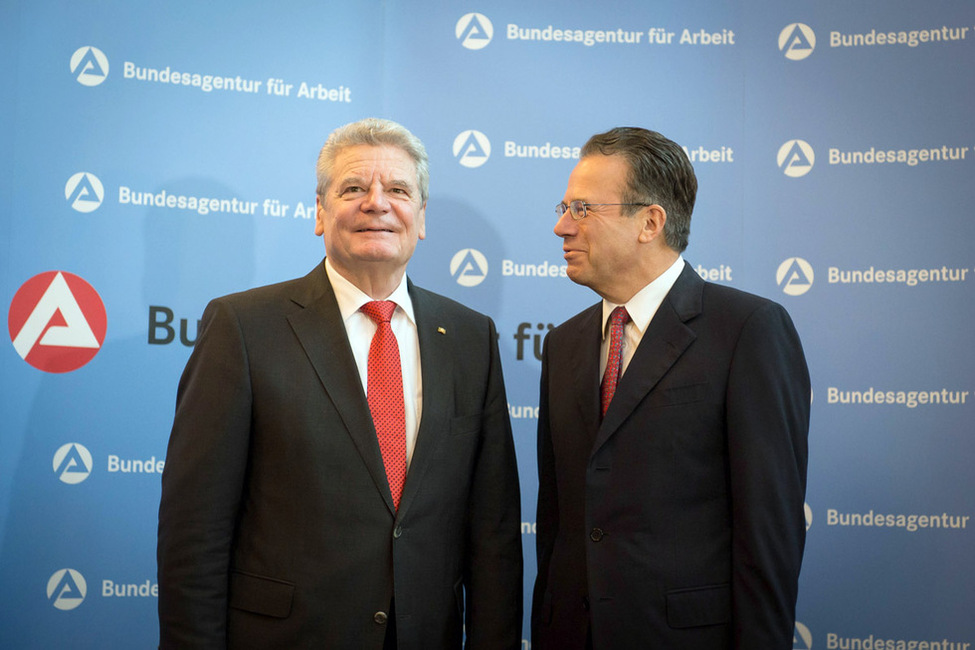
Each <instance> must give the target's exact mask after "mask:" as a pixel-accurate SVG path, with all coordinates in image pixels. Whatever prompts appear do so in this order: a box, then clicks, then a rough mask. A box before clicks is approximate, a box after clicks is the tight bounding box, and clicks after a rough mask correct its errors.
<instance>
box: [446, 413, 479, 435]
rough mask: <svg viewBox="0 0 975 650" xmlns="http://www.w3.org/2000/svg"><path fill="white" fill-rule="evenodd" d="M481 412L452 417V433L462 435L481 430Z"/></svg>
mask: <svg viewBox="0 0 975 650" xmlns="http://www.w3.org/2000/svg"><path fill="white" fill-rule="evenodd" d="M481 419H482V414H481V413H474V414H473V415H461V416H459V417H455V418H450V435H452V436H462V435H465V434H471V433H478V432H479V431H480V430H481Z"/></svg>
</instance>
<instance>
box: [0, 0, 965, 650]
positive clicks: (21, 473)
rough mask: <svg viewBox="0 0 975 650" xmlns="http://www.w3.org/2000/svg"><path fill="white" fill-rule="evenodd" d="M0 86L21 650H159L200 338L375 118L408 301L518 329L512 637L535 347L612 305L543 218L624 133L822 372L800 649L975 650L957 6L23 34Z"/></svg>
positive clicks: (304, 0) (655, 5) (803, 7)
mask: <svg viewBox="0 0 975 650" xmlns="http://www.w3.org/2000/svg"><path fill="white" fill-rule="evenodd" d="M546 5H547V6H546ZM0 51H2V53H3V55H4V56H3V60H4V61H6V62H7V74H6V77H5V78H6V79H7V82H6V90H5V91H4V93H3V95H2V98H0V115H2V127H0V138H2V140H0V143H2V150H3V156H2V163H0V164H2V165H3V173H2V174H0V232H2V236H0V271H2V276H0V302H2V304H3V306H4V308H5V309H6V313H7V324H8V333H9V340H8V342H9V345H6V346H4V347H5V349H4V350H3V351H2V353H0V364H2V379H0V381H2V384H0V389H2V392H0V400H2V401H0V404H2V414H3V415H2V420H0V647H4V648H54V647H65V648H150V647H155V643H156V639H157V633H158V625H157V621H156V602H157V595H158V587H157V584H156V565H155V539H156V515H157V508H158V502H159V487H160V473H161V472H162V470H163V467H164V466H165V463H166V457H165V454H166V444H167V441H168V436H169V427H170V425H171V421H172V414H173V407H174V401H175V391H176V384H177V381H178V378H179V375H180V372H181V371H182V368H183V366H184V364H185V363H186V360H187V358H188V356H189V354H190V351H191V349H192V347H193V345H194V342H195V340H196V336H197V326H198V322H199V318H200V316H201V314H202V311H203V308H204V306H205V304H206V303H207V301H208V300H209V299H210V298H213V297H215V296H218V295H222V294H225V293H229V292H232V291H238V290H243V289H246V288H249V287H253V286H257V285H261V284H268V283H271V282H277V281H280V280H285V279H289V278H293V277H297V276H300V275H304V274H305V273H306V272H307V271H309V270H310V269H311V268H312V267H313V266H314V265H316V264H317V263H319V262H320V260H321V258H322V256H323V253H324V249H323V246H322V242H321V240H320V239H318V238H316V237H315V236H314V234H313V227H314V205H315V194H314V189H315V175H314V163H315V159H316V156H317V154H318V150H319V148H320V147H321V145H322V143H323V142H324V140H325V138H326V137H327V135H328V134H329V132H330V131H332V130H333V129H334V128H335V127H337V126H340V125H342V124H345V123H348V122H350V121H354V120H356V119H359V118H362V117H367V116H380V117H388V118H391V119H394V120H396V121H399V122H401V123H403V124H404V125H406V126H407V127H408V128H410V129H411V130H412V131H413V132H414V133H416V134H417V135H418V136H419V137H420V138H421V139H422V140H423V141H424V143H425V144H426V146H427V149H428V152H429V154H430V159H431V164H430V167H431V177H432V182H431V197H430V200H429V204H428V209H427V235H428V236H427V239H426V240H424V241H423V242H421V243H420V245H419V246H418V248H417V252H416V255H415V257H414V259H413V261H412V262H411V263H410V267H409V274H410V276H411V277H412V278H413V280H414V281H415V282H416V283H417V284H419V285H421V286H425V287H427V288H429V289H432V290H434V291H438V292H440V293H443V294H446V295H448V296H451V297H453V298H455V299H457V300H459V301H461V302H463V303H465V304H468V305H470V306H472V307H474V308H475V309H478V310H480V311H483V312H485V313H487V314H489V315H490V316H492V317H493V318H494V319H495V321H496V322H497V325H498V329H499V333H500V345H501V352H502V356H503V364H504V372H505V379H506V383H507V391H508V399H509V402H510V404H509V411H510V415H511V420H512V425H513V429H514V435H515V439H516V445H517V453H518V461H519V465H520V468H521V485H522V491H523V499H522V509H523V515H522V519H523V523H522V532H523V539H524V551H525V596H526V602H529V595H530V591H531V585H532V582H533V580H534V578H535V570H536V567H535V560H534V543H535V537H534V526H535V524H534V513H535V491H536V489H537V478H536V473H535V426H536V421H537V420H536V418H537V409H538V378H539V370H540V362H539V358H540V356H541V348H542V340H543V338H544V336H545V334H546V333H547V331H548V330H549V329H550V328H552V327H554V326H555V325H556V324H558V323H560V322H562V321H563V320H565V319H566V318H568V317H569V316H571V315H573V314H575V313H576V312H578V311H580V310H581V309H583V308H585V307H587V306H588V305H590V304H593V303H594V302H596V297H595V295H594V294H592V293H591V292H590V291H589V290H588V289H585V288H581V287H577V286H575V285H573V284H572V282H571V281H569V280H568V278H567V277H566V267H565V264H564V262H563V260H562V255H561V245H560V240H559V239H558V238H557V237H556V236H555V235H554V234H553V233H552V228H553V226H554V225H555V220H556V219H555V212H554V206H555V204H556V203H557V202H558V201H559V200H560V199H561V197H562V194H563V192H564V190H565V184H566V181H567V178H568V175H569V173H570V171H571V169H572V168H573V166H574V165H575V163H576V160H577V158H578V156H579V148H580V147H581V146H582V144H583V143H584V142H585V140H586V139H587V138H588V137H589V136H590V135H592V134H593V133H596V132H601V131H604V130H606V129H608V128H610V127H612V126H618V125H638V126H645V127H648V128H652V129H654V130H658V131H660V132H662V133H664V134H665V135H667V136H668V137H670V138H672V139H674V140H676V141H677V142H679V143H680V144H682V145H684V146H685V147H686V150H687V153H688V155H689V156H690V159H691V160H692V162H693V164H694V166H695V169H696V171H697V174H698V178H699V182H700V193H699V198H698V202H697V208H696V210H695V213H694V217H693V222H692V232H691V244H690V247H689V248H688V250H687V251H686V253H685V258H686V259H687V260H688V261H689V262H690V263H691V264H692V265H693V266H694V267H695V268H696V269H697V271H698V272H699V273H700V274H701V275H702V276H703V277H705V278H706V279H708V280H711V281H713V282H717V283H722V284H727V285H730V286H734V287H737V288H741V289H744V290H746V291H751V292H754V293H758V294H761V295H764V296H767V297H770V298H772V299H774V300H776V301H778V302H781V303H782V304H784V305H785V306H786V308H787V309H788V310H789V311H790V313H791V314H792V316H793V318H794V320H795V322H796V325H797V327H798V329H799V332H800V334H801V336H802V339H803V343H804V345H805V349H806V354H807V357H808V360H809V366H810V371H811V374H812V379H813V389H814V391H813V409H812V426H811V432H810V467H809V489H808V494H807V506H806V520H807V526H808V541H807V547H806V556H805V562H804V565H803V571H802V576H801V580H800V596H799V603H798V612H797V618H798V621H797V623H796V632H795V643H794V647H795V648H801V649H803V650H811V649H812V648H816V649H819V648H843V649H852V648H862V649H870V650H876V649H881V648H883V649H888V648H890V649H892V648H904V649H910V648H914V649H919V650H920V649H928V650H963V649H964V650H970V649H971V648H973V647H975V616H973V615H972V612H973V611H975V551H973V549H975V521H973V517H975V472H973V464H975V425H973V421H975V372H973V369H975V353H973V347H975V346H973V340H972V334H971V332H972V322H973V321H975V300H973V293H975V292H973V287H975V219H973V216H975V214H973V213H975V209H973V206H975V182H973V181H975V120H973V119H972V111H973V107H975V65H973V61H975V5H973V4H972V3H971V2H968V1H963V0H958V1H953V2H949V1H941V0H933V1H930V2H923V3H922V2H908V1H903V2H895V3H891V2H883V1H881V0H866V1H863V2H855V3H822V2H796V3H781V2H775V1H774V0H741V1H737V2H722V1H718V0H712V1H705V0H701V1H698V2H684V3H664V2H639V1H637V0H629V1H627V2H614V3H609V4H602V5H599V4H598V3H583V2H564V3H525V2H514V1H511V2H509V1H485V2H483V3H481V4H477V3H474V4H470V3H458V2H448V1H446V0H443V1H435V0H429V1H421V2H410V1H407V0H385V1H382V0H373V1H365V0H357V1H355V2H352V1H348V2H327V3H325V2H318V1H314V0H285V1H283V2H280V3H275V4H273V5H271V4H267V3H247V2H244V3H240V2H234V3H232V2H217V3H172V2H169V3H162V2H151V3H130V2H123V1H121V0H117V1H114V2H113V1H105V2H99V3H68V2H55V1H53V0H32V1H31V2H25V1H19V2H18V1H10V0H7V1H5V2H3V4H2V5H0ZM350 588H354V586H350ZM526 621H527V611H526ZM524 637H525V641H524V643H523V645H524V647H525V648H528V647H529V646H530V643H529V641H528V626H527V622H526V625H525V632H524Z"/></svg>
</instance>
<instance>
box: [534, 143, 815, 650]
mask: <svg viewBox="0 0 975 650" xmlns="http://www.w3.org/2000/svg"><path fill="white" fill-rule="evenodd" d="M696 191H697V179H696V177H695V175H694V170H693V168H692V167H691V164H690V162H689V161H688V159H687V156H686V155H685V153H684V151H683V150H682V149H681V147H680V146H678V145H677V144H676V143H674V142H672V141H671V140H668V139H667V138H665V137H663V136H662V135H660V134H659V133H655V132H653V131H647V130H645V129H640V128H616V129H612V130H610V131H608V132H606V133H603V134H600V135H596V136H593V137H592V138H591V139H590V140H589V142H587V143H586V145H585V146H584V147H583V149H582V156H581V159H580V161H579V163H578V164H577V165H576V167H575V169H574V170H573V171H572V174H571V176H570V177H569V183H568V188H567V190H566V192H565V196H564V198H563V200H562V202H561V203H559V205H558V206H556V208H557V213H558V217H559V218H558V222H557V223H556V225H555V234H556V235H558V236H559V237H561V238H562V242H563V243H562V249H563V251H564V256H565V260H566V262H567V263H568V275H569V278H571V279H572V280H573V281H574V282H576V283H578V284H582V285H585V286H588V287H589V288H591V289H592V290H593V291H595V292H596V293H597V294H599V296H600V297H601V298H602V301H601V302H600V303H599V304H596V305H594V306H593V307H590V308H589V309H587V310H585V311H583V312H582V313H580V314H578V315H577V316H575V317H573V318H571V319H570V320H568V321H567V322H565V323H564V324H562V325H561V326H559V327H558V328H556V329H555V330H553V331H552V332H551V333H550V334H549V335H548V337H547V338H546V341H545V347H544V352H543V358H542V378H541V397H540V403H539V406H540V409H539V421H538V471H539V493H538V524H537V526H538V529H537V530H538V535H537V555H538V578H537V581H536V583H535V593H534V601H533V608H532V635H533V648H535V649H536V650H551V649H556V648H557V649H559V650H574V649H580V650H582V649H584V648H595V649H596V650H615V649H617V648H668V649H675V648H680V649H698V648H700V649H701V650H704V649H707V650H720V649H723V648H727V649H731V648H736V649H746V650H776V649H779V648H781V649H788V648H792V641H793V630H794V619H795V604H796V596H797V583H798V576H799V567H800V564H801V561H802V552H803V545H804V541H805V518H804V514H803V512H804V510H803V504H804V498H805V486H806V460H807V442H806V440H807V434H808V428H809V405H810V382H809V374H808V371H807V368H806V362H805V358H804V356H803V351H802V346H801V344H800V342H799V337H798V335H797V333H796V330H795V327H794V326H793V324H792V321H791V319H790V318H789V315H788V314H787V313H786V311H785V310H784V309H783V308H782V307H781V306H779V305H777V304H775V303H773V302H771V301H769V300H766V299H764V298H760V297H758V296H754V295H750V294H746V293H743V292H741V291H737V290H735V289H731V288H728V287H725V286H720V285H715V284H710V283H707V282H705V281H703V280H702V279H701V278H700V277H699V276H698V275H697V273H696V272H695V271H694V270H693V269H692V267H691V266H690V265H689V264H687V263H686V262H685V261H684V260H683V258H682V256H681V253H682V252H683V251H684V249H685V248H686V247H687V240H688V235H689V232H690V219H691V212H692V210H693V207H694V198H695V194H696Z"/></svg>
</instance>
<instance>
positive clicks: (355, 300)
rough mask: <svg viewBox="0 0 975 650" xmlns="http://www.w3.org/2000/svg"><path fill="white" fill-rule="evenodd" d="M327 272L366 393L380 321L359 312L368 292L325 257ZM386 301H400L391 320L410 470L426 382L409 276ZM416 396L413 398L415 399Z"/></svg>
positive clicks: (407, 459)
mask: <svg viewBox="0 0 975 650" xmlns="http://www.w3.org/2000/svg"><path fill="white" fill-rule="evenodd" d="M325 273H326V274H327V275H328V281H329V282H330V283H331V284H332V290H333V291H334V292H335V300H336V301H337V302H338V304H339V311H340V312H341V313H342V322H343V323H345V331H346V333H347V334H348V335H349V344H350V345H351V346H352V356H354V357H355V364H356V366H357V367H358V370H359V380H360V381H361V382H362V392H363V393H366V392H367V391H368V387H369V376H368V370H369V346H370V344H371V343H372V337H373V335H374V334H375V333H376V329H377V326H376V323H375V322H374V321H373V320H372V319H371V318H369V317H368V316H366V315H365V314H364V313H362V312H361V311H359V308H360V307H362V306H363V305H364V304H366V303H367V302H370V301H372V298H370V297H369V296H368V295H367V294H366V293H364V292H363V291H362V290H361V289H359V287H357V286H355V285H354V284H352V283H351V282H349V281H348V280H346V279H345V278H344V277H342V274H340V273H339V272H338V271H336V270H335V269H334V268H333V267H332V265H331V264H329V262H328V258H327V257H326V258H325ZM386 300H392V301H393V302H395V303H396V310H395V311H394V312H393V317H392V319H391V320H390V326H391V327H392V329H393V334H394V335H395V336H396V342H397V343H398V344H399V361H400V368H401V369H402V371H403V400H404V402H405V404H404V410H405V419H406V469H407V471H409V468H410V461H411V460H412V458H413V449H414V448H415V447H416V434H417V430H418V429H419V426H420V414H421V411H422V405H423V385H422V381H421V378H420V342H419V339H418V338H417V335H416V318H415V317H414V316H413V301H412V300H410V293H409V291H407V290H406V275H405V274H404V275H403V279H402V281H400V283H399V286H398V287H396V289H395V290H394V291H393V293H392V294H390V296H389V297H388V298H386ZM411 397H412V399H411Z"/></svg>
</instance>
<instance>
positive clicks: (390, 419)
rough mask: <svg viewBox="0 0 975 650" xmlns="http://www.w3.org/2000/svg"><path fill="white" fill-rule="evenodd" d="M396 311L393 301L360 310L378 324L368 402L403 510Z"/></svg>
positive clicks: (400, 377)
mask: <svg viewBox="0 0 975 650" xmlns="http://www.w3.org/2000/svg"><path fill="white" fill-rule="evenodd" d="M395 309H396V303H395V302H392V301H390V300H374V301H372V302H367V303H366V304H364V305H363V306H362V307H360V311H362V312H363V313H364V314H365V315H366V316H368V317H369V318H371V319H372V320H373V321H375V323H376V334H375V335H374V336H373V337H372V343H371V344H370V345H369V367H368V379H367V382H366V383H367V384H368V386H367V389H366V399H367V400H368V401H369V410H370V411H371V412H372V422H373V424H374V425H375V427H376V435H377V436H378V437H379V449H380V451H382V454H383V465H385V467H386V480H388V481H389V491H390V492H392V494H393V505H394V506H395V507H396V508H399V499H400V495H402V494H403V483H405V482H406V416H405V414H404V405H403V371H402V370H401V369H400V362H399V344H397V343H396V336H395V335H394V334H393V329H392V327H390V324H389V320H390V318H392V317H393V311H395Z"/></svg>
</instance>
